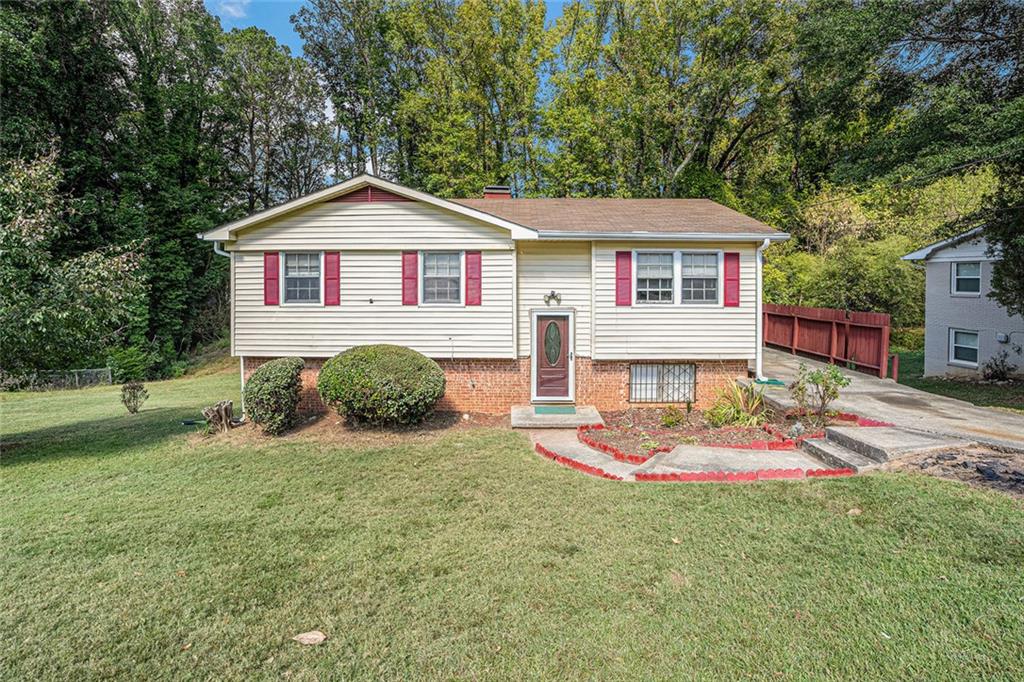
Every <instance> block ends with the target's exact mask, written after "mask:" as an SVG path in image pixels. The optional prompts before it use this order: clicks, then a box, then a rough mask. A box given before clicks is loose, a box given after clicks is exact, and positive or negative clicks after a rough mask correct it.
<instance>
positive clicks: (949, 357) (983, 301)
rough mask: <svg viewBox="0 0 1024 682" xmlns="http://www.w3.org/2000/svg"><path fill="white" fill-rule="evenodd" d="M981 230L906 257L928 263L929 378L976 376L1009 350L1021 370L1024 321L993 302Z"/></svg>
mask: <svg viewBox="0 0 1024 682" xmlns="http://www.w3.org/2000/svg"><path fill="white" fill-rule="evenodd" d="M981 230H982V228H980V227H979V228H975V229H973V230H969V231H967V232H964V233H963V234H959V235H957V236H955V237H952V238H950V239H944V240H942V241H939V242H935V243H934V244H930V245H928V246H926V247H924V248H922V249H918V250H917V251H914V252H913V253H908V254H907V255H906V256H903V260H920V261H924V267H925V302H924V305H925V308H924V316H925V322H924V325H925V333H924V373H925V376H943V375H967V376H971V375H976V374H977V373H978V371H979V369H980V368H981V367H982V366H983V365H984V364H985V363H986V362H987V361H988V360H989V359H991V358H992V357H993V356H995V355H997V354H999V353H1000V352H1001V351H1003V350H1005V351H1006V352H1007V353H1008V355H1009V360H1010V362H1012V363H1013V364H1016V365H1017V366H1018V367H1021V366H1022V365H1024V363H1022V362H1021V360H1022V358H1021V354H1020V344H1021V343H1022V342H1024V319H1022V318H1021V317H1020V316H1011V315H1010V314H1009V313H1007V312H1006V310H1005V309H1004V308H1003V307H1002V306H1000V305H999V304H998V303H997V302H996V301H994V300H993V299H991V298H989V297H988V293H989V291H990V283H991V281H992V264H993V263H994V262H995V261H996V260H998V258H996V257H993V256H991V255H989V251H988V243H987V242H986V241H985V238H984V237H983V236H982V235H981Z"/></svg>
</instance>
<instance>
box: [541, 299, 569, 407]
mask: <svg viewBox="0 0 1024 682" xmlns="http://www.w3.org/2000/svg"><path fill="white" fill-rule="evenodd" d="M535 330H536V333H535V334H534V339H533V357H534V358H535V360H536V363H535V368H536V369H535V374H534V381H535V382H536V384H535V393H536V397H537V398H538V399H541V400H543V399H548V400H551V399H561V400H571V399H572V396H571V395H570V393H569V388H570V381H569V372H570V369H571V368H570V366H569V344H571V343H572V338H571V337H570V335H569V316H568V315H566V314H562V315H537V325H536V327H535Z"/></svg>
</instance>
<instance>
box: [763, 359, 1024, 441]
mask: <svg viewBox="0 0 1024 682" xmlns="http://www.w3.org/2000/svg"><path fill="white" fill-rule="evenodd" d="M801 362H803V363H805V364H807V365H809V366H811V365H812V366H819V367H821V366H824V365H823V364H822V363H820V362H815V361H814V360H808V359H806V358H803V357H801V356H796V355H791V354H789V353H786V352H783V351H780V350H776V349H773V348H765V349H764V374H765V376H766V377H768V378H772V379H781V380H782V381H784V382H786V383H787V384H789V383H790V382H791V381H793V380H794V379H795V378H796V373H797V368H798V367H799V365H800V363H801ZM844 373H845V374H846V375H847V376H849V377H850V379H851V380H852V381H851V383H850V385H849V386H848V387H846V388H845V389H843V391H842V395H841V396H840V398H839V400H837V401H836V402H835V403H834V406H835V409H837V410H841V411H843V412H853V413H855V414H857V415H860V416H862V417H868V418H870V419H878V420H881V421H887V422H892V423H894V424H896V425H897V426H902V427H905V428H909V429H919V430H922V431H929V432H931V433H941V434H946V435H950V436H958V437H961V438H968V439H970V440H977V441H981V442H986V443H990V444H995V445H1002V446H1006V447H1012V448H1019V449H1024V415H1021V414H1015V413H1012V412H1008V411H1003V410H998V409H994V408H989V407H978V406H976V405H972V404H970V403H968V402H964V401H962V400H955V399H953V398H947V397H945V396H941V395H935V394H934V393H926V392H924V391H919V390H917V389H916V388H910V387H909V386H903V385H902V384H897V383H896V382H895V381H893V380H892V379H879V378H877V377H873V376H870V375H868V374H864V373H862V372H855V371H845V372H844ZM765 394H766V395H767V396H770V397H773V398H776V399H778V400H780V401H786V400H787V399H788V398H789V391H788V390H787V389H785V388H781V387H766V390H765Z"/></svg>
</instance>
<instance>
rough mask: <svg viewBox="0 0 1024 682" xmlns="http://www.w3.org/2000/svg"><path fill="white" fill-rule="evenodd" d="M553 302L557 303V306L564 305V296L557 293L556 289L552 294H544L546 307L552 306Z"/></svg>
mask: <svg viewBox="0 0 1024 682" xmlns="http://www.w3.org/2000/svg"><path fill="white" fill-rule="evenodd" d="M552 301H554V302H555V305H561V304H562V295H561V294H560V293H558V292H557V291H555V290H554V289H552V290H551V293H550V294H544V303H545V304H546V305H551V302H552Z"/></svg>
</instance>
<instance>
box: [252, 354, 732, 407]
mask: <svg viewBox="0 0 1024 682" xmlns="http://www.w3.org/2000/svg"><path fill="white" fill-rule="evenodd" d="M272 359H273V358H257V357H246V358H245V363H244V372H245V378H246V379H248V378H249V375H250V374H251V373H252V372H253V370H255V369H256V368H257V367H259V366H260V365H262V364H263V363H265V362H267V361H269V360H272ZM632 362H641V361H640V360H636V361H626V360H622V361H619V360H591V359H590V358H576V403H577V404H579V405H593V406H594V407H596V408H597V409H598V410H606V411H616V410H626V409H629V408H630V407H659V406H661V404H658V403H630V402H629V365H630V364H631V363H632ZM323 363H324V359H323V358H307V359H306V367H305V369H303V371H302V400H301V402H300V403H299V409H301V410H302V411H304V412H323V411H325V407H324V404H323V402H321V401H320V396H319V395H318V394H317V392H316V377H317V374H318V373H319V372H320V368H321V367H322V366H323ZM437 364H439V365H440V366H441V369H443V370H444V374H445V381H446V389H445V394H444V397H443V398H442V399H441V402H440V403H438V409H439V410H451V411H456V412H477V413H482V414H495V415H504V414H508V412H509V409H510V408H511V407H512V405H524V404H527V403H529V402H530V358H518V359H516V360H488V359H471V360H438V361H437ZM693 364H696V365H697V387H696V388H697V396H696V398H697V400H696V401H695V402H694V406H695V407H697V408H705V407H708V406H709V405H710V404H711V402H712V401H714V399H715V395H716V394H717V392H718V390H719V389H720V388H722V387H724V386H727V385H728V384H729V382H731V381H735V380H736V379H740V378H743V377H745V376H746V375H747V362H746V360H698V361H694V363H693Z"/></svg>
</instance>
